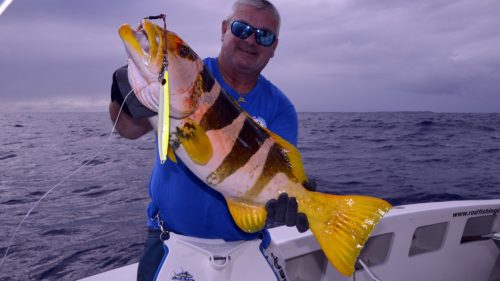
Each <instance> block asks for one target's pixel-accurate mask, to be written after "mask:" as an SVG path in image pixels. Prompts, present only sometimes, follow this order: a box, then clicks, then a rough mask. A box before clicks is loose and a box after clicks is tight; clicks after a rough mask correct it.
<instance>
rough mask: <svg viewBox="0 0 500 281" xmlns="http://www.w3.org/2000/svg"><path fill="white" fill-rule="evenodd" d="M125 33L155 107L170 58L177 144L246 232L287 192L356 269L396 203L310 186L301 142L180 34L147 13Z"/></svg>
mask: <svg viewBox="0 0 500 281" xmlns="http://www.w3.org/2000/svg"><path fill="white" fill-rule="evenodd" d="M119 34H120V37H121V39H122V40H123V42H124V44H125V48H126V50H127V53H128V55H129V66H128V70H129V80H130V82H131V84H132V86H133V88H134V91H135V94H136V95H137V96H139V99H140V100H142V101H143V103H144V105H146V106H147V107H149V108H150V109H152V110H155V111H158V108H159V100H160V96H161V95H162V91H163V88H162V86H161V83H159V79H160V78H161V77H162V76H161V71H162V67H163V65H164V61H165V60H164V59H166V61H167V62H168V73H169V76H168V77H169V78H168V79H169V81H168V82H169V85H170V108H169V109H170V142H169V146H170V148H171V149H172V150H173V151H174V153H175V156H176V157H177V158H179V159H181V160H182V162H184V164H185V165H186V166H187V167H188V168H189V169H190V170H191V171H192V172H193V173H194V174H195V175H196V176H198V177H199V178H200V179H201V180H202V181H203V182H205V183H206V184H207V185H209V186H210V187H212V188H214V189H215V190H217V191H219V192H220V193H222V194H223V195H224V197H225V198H226V201H227V204H228V207H229V211H230V213H231V215H232V217H233V219H234V221H235V223H236V224H237V225H238V226H239V227H240V228H241V229H242V230H243V231H246V232H256V231H259V230H261V229H262V228H263V227H264V226H265V221H266V210H265V204H266V202H268V201H269V200H270V199H273V198H277V197H278V196H279V194H280V193H283V192H286V193H287V194H288V195H289V196H293V197H295V198H296V199H297V203H298V210H299V212H302V213H304V214H306V215H307V218H308V221H309V227H310V229H311V231H312V232H313V234H314V236H315V237H316V239H317V241H318V243H319V245H320V247H321V249H322V250H323V252H324V253H325V255H326V256H327V258H328V260H329V261H330V262H331V263H332V265H333V266H334V267H335V268H337V269H338V270H339V272H341V273H342V274H344V275H351V274H352V273H353V271H354V264H355V262H356V259H357V257H358V255H359V253H360V251H361V249H362V247H363V245H364V244H365V242H366V240H367V239H368V236H369V235H370V233H371V232H372V231H373V229H374V228H375V225H376V224H377V223H378V221H379V220H380V219H381V218H382V216H383V215H384V214H385V213H386V212H387V211H388V210H389V209H390V207H391V206H390V205H389V203H387V202H386V201H384V200H381V199H378V198H373V197H366V196H355V195H348V196H337V195H330V194H323V193H319V192H312V191H308V190H307V189H305V188H304V183H306V181H307V177H306V174H305V172H304V168H303V166H302V162H301V156H300V154H299V152H298V151H297V149H296V148H295V147H294V146H293V145H291V144H290V143H288V142H287V141H285V140H284V139H282V138H280V137H279V136H278V135H276V134H274V133H273V132H271V131H269V130H267V129H266V128H263V127H261V126H260V125H259V124H257V123H256V122H254V121H253V119H252V118H251V117H250V116H249V115H248V114H247V113H246V112H245V111H244V110H242V109H241V108H240V107H239V106H238V104H237V103H236V102H235V101H234V100H233V99H232V98H231V97H230V96H229V95H228V94H227V93H226V92H225V91H224V90H223V89H222V88H221V86H220V85H219V84H218V83H217V81H216V80H215V79H214V78H212V76H211V75H210V74H209V73H208V72H207V70H206V69H205V67H204V65H203V62H202V61H201V60H200V58H199V57H198V55H197V54H196V53H195V52H194V51H193V50H192V49H191V48H190V47H189V46H188V45H187V44H186V43H185V42H184V41H183V40H182V39H181V38H180V37H179V36H177V35H176V34H174V33H172V32H170V31H168V32H166V31H165V30H164V29H162V28H161V27H159V26H157V25H155V24H153V23H151V22H149V21H147V20H144V21H143V22H142V23H141V25H140V27H139V28H138V29H133V28H132V27H131V26H129V25H122V26H121V27H120V29H119ZM165 36H166V38H165ZM165 44H166V47H165ZM165 50H166V51H165Z"/></svg>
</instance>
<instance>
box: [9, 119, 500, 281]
mask: <svg viewBox="0 0 500 281" xmlns="http://www.w3.org/2000/svg"><path fill="white" fill-rule="evenodd" d="M299 123H300V131H299V150H300V151H301V153H302V157H303V161H304V165H305V168H306V171H307V173H308V175H309V176H310V177H312V178H314V179H316V181H317V185H318V189H319V190H321V191H324V192H329V193H336V194H339V193H340V194H348V193H349V194H350V193H352V194H365V195H372V196H377V197H382V198H385V199H387V200H389V201H390V202H391V203H392V204H395V205H401V204H411V203H419V202H436V201H447V200H468V199H491V198H500V114H498V113H492V114H477V113H432V112H381V113H300V114H299ZM0 130H1V135H0V258H2V257H3V256H4V253H5V251H6V248H7V246H8V245H9V243H10V241H11V240H10V237H12V234H13V232H14V230H15V229H16V227H17V226H18V224H19V222H20V221H21V220H22V219H23V217H24V216H25V214H26V213H27V212H28V210H30V208H32V206H33V204H35V202H37V201H38V200H39V199H40V198H41V197H42V196H43V195H44V194H45V193H46V192H47V191H48V190H50V189H51V188H53V187H54V186H56V185H57V184H58V183H59V182H60V181H61V180H63V179H65V178H67V180H66V181H65V182H64V183H62V184H60V185H58V186H57V187H56V188H55V189H54V191H53V192H52V193H50V194H49V195H48V196H47V197H45V198H44V200H43V201H41V203H40V204H39V205H38V206H37V207H36V208H35V209H34V210H33V212H32V213H31V215H30V216H29V217H28V218H27V219H26V220H25V222H24V223H23V224H22V226H21V228H20V229H19V231H18V232H17V234H16V236H15V237H14V239H13V240H12V241H13V245H12V247H11V248H10V250H9V254H8V256H7V258H6V259H5V260H4V263H3V265H1V266H0V280H75V279H79V278H83V277H86V276H89V275H93V274H97V273H99V272H102V271H106V270H110V269H112V268H115V267H119V266H123V265H126V264H130V263H133V262H137V260H138V258H139V255H140V253H141V250H142V243H143V240H144V238H145V231H146V226H145V225H146V217H145V209H146V206H147V204H148V200H149V199H148V187H147V186H148V178H149V173H150V169H151V166H152V165H153V159H154V157H155V155H154V153H155V150H154V142H155V141H154V136H153V134H149V135H146V136H144V137H142V138H140V139H138V140H126V139H123V138H121V137H119V136H118V135H117V134H110V132H111V131H112V124H111V122H110V121H109V118H108V115H107V113H19V114H4V113H2V114H0ZM84 164H86V165H85V166H83V167H82V165H84ZM186 200H188V199H186Z"/></svg>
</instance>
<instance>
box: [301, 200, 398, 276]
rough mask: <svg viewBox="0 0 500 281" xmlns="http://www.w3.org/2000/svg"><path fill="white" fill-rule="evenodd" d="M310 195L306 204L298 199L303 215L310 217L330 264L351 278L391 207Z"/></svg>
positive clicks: (379, 203) (310, 223)
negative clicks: (359, 256)
mask: <svg viewBox="0 0 500 281" xmlns="http://www.w3.org/2000/svg"><path fill="white" fill-rule="evenodd" d="M306 194H307V195H306V196H304V198H301V199H302V200H301V199H299V198H298V201H299V211H300V212H303V213H304V214H306V216H307V219H308V222H309V228H310V229H311V231H312V232H313V234H314V236H315V237H316V239H317V240H318V243H319V245H320V246H321V248H322V249H323V252H324V253H325V255H326V257H327V258H328V260H329V261H330V263H331V264H332V265H333V266H334V267H335V268H336V269H337V270H338V271H339V272H340V273H342V274H344V275H346V276H351V275H352V273H353V272H354V264H355V262H356V259H357V258H358V255H359V254H360V252H361V249H362V248H363V245H364V244H365V242H366V240H367V239H368V237H369V236H370V234H371V232H372V231H373V229H374V228H375V226H376V225H377V223H378V221H379V220H380V219H381V218H382V217H383V215H384V214H385V213H387V212H388V211H389V209H390V208H391V205H390V204H389V203H388V202H386V201H384V200H382V199H378V198H374V197H368V196H351V195H346V196H344V195H330V194H323V193H318V192H307V193H306ZM301 201H302V202H301Z"/></svg>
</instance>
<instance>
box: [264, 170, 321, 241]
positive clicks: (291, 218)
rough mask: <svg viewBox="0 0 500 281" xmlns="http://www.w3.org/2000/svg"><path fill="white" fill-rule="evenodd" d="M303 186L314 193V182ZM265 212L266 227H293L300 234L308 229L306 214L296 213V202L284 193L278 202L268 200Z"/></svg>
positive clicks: (310, 181) (311, 180)
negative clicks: (283, 225)
mask: <svg viewBox="0 0 500 281" xmlns="http://www.w3.org/2000/svg"><path fill="white" fill-rule="evenodd" d="M303 186H304V188H306V189H307V190H309V191H316V180H314V179H310V180H308V181H307V182H305V183H304V184H303ZM266 211H267V225H268V226H275V225H282V224H285V225H286V226H294V225H295V226H296V227H297V230H298V231H299V232H300V233H302V232H305V231H307V230H308V229H309V222H308V221H307V216H306V214H304V213H299V212H298V206H297V200H296V199H295V197H290V198H289V197H288V194H286V193H281V194H280V196H279V197H278V200H276V199H271V200H269V201H268V202H267V203H266Z"/></svg>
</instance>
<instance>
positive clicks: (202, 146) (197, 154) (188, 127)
mask: <svg viewBox="0 0 500 281" xmlns="http://www.w3.org/2000/svg"><path fill="white" fill-rule="evenodd" d="M176 135H177V139H178V140H179V142H180V143H181V145H182V146H183V147H184V149H185V150H186V153H187V154H188V155H189V157H190V158H191V160H193V162H194V163H196V164H198V165H205V164H207V163H208V161H210V158H212V154H213V150H212V143H211V142H210V139H209V138H208V136H207V134H206V133H205V130H203V128H202V127H201V126H200V125H199V124H198V123H196V122H195V121H193V120H191V119H189V120H187V121H186V123H184V126H182V127H181V128H177V132H176Z"/></svg>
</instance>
